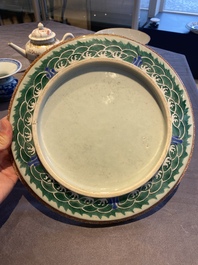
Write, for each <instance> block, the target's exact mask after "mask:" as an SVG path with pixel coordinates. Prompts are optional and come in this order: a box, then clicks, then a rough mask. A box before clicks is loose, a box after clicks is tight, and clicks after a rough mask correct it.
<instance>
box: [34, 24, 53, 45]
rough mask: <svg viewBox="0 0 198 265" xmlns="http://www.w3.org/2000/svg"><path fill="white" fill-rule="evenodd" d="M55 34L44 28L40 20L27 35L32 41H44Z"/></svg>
mask: <svg viewBox="0 0 198 265" xmlns="http://www.w3.org/2000/svg"><path fill="white" fill-rule="evenodd" d="M55 36H56V34H55V33H54V32H53V31H51V30H50V29H48V28H45V27H44V25H43V24H42V23H41V22H40V23H38V27H37V28H36V29H34V30H33V31H32V33H31V34H30V35H29V39H30V40H33V41H46V40H50V39H52V38H54V37H55Z"/></svg>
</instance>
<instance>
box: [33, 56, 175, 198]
mask: <svg viewBox="0 0 198 265" xmlns="http://www.w3.org/2000/svg"><path fill="white" fill-rule="evenodd" d="M171 128H172V124H171V117H170V113H169V109H168V106H167V103H166V101H165V99H164V96H163V94H162V93H161V91H160V90H159V89H158V86H157V85H156V83H154V82H152V79H150V78H148V77H147V76H146V75H144V74H143V73H142V71H141V70H140V69H139V68H138V67H136V66H134V65H133V64H131V63H126V62H123V61H120V60H119V61H118V60H113V59H104V58H103V59H101V58H92V59H88V60H82V61H80V62H78V63H76V64H74V63H73V64H72V65H71V66H68V67H67V68H66V69H65V70H64V71H63V70H62V71H59V73H57V74H56V76H55V77H54V78H52V79H51V81H50V82H49V83H48V85H46V87H45V89H44V92H43V94H41V95H40V97H39V99H38V101H37V104H36V108H35V111H34V116H33V140H34V142H35V146H36V152H37V154H38V157H39V158H40V160H41V163H42V164H43V166H44V167H45V168H46V170H47V171H48V172H49V174H50V175H51V176H52V177H53V178H54V179H55V180H57V181H58V182H59V183H60V184H62V185H63V186H64V187H66V188H69V189H70V190H72V191H75V192H77V193H79V194H84V195H86V196H91V197H99V198H104V197H108V198H109V197H115V196H118V195H123V194H126V193H128V192H129V191H132V190H135V189H136V188H139V187H140V186H141V185H143V184H145V183H146V182H147V181H148V180H149V179H150V178H151V177H152V176H153V175H154V174H155V173H156V172H157V170H158V169H159V167H160V166H161V164H162V162H163V161H164V158H165V156H166V153H167V150H168V148H169V146H170V142H171V136H172V130H171Z"/></svg>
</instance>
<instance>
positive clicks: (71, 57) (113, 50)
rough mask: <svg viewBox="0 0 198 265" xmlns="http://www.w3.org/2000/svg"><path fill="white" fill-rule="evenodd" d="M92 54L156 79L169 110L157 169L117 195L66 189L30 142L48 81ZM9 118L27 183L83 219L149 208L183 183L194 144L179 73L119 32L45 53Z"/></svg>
mask: <svg viewBox="0 0 198 265" xmlns="http://www.w3.org/2000/svg"><path fill="white" fill-rule="evenodd" d="M88 57H89V58H97V57H103V58H113V59H119V60H122V61H126V62H129V63H133V64H135V65H136V66H138V67H139V68H140V69H141V71H143V72H144V73H145V74H146V75H147V74H148V75H149V76H150V77H151V78H152V79H153V80H154V81H155V82H156V83H157V85H158V87H159V89H160V90H161V91H162V92H163V94H164V96H165V98H166V101H167V104H168V107H169V110H170V113H171V118H172V128H173V131H172V132H173V134H172V141H171V145H170V148H169V150H168V153H167V156H166V158H165V161H164V162H163V164H162V166H161V167H160V169H159V171H158V172H157V174H156V175H155V176H153V177H152V179H151V180H149V181H148V182H147V183H146V184H145V185H143V186H141V187H140V188H139V189H137V190H135V191H133V192H130V193H128V194H125V195H123V196H119V197H113V198H102V199H100V198H93V197H91V198H90V197H87V196H81V195H80V194H77V193H75V192H72V191H70V190H68V189H66V188H64V187H63V186H62V185H60V184H59V183H58V182H56V181H55V180H54V179H53V178H52V177H50V176H49V175H48V174H47V172H46V171H45V169H44V168H43V166H42V165H41V164H40V161H39V159H38V157H37V154H36V152H35V146H34V142H33V140H32V139H33V138H32V114H33V113H34V108H35V103H36V101H37V99H38V97H39V94H40V93H41V92H42V90H43V89H44V88H45V85H46V84H47V82H48V81H49V80H50V79H51V78H53V77H54V75H55V74H56V73H57V72H58V71H59V70H60V69H62V68H66V67H68V65H70V64H72V63H74V62H75V61H81V60H84V59H85V58H88ZM8 117H9V120H10V122H11V124H12V126H13V142H12V146H11V147H12V154H13V158H14V163H15V167H16V170H17V172H18V173H19V175H20V179H21V181H22V182H23V184H24V185H25V186H26V187H27V188H28V189H29V190H30V191H31V192H32V194H33V195H34V196H35V197H36V198H37V199H38V200H40V201H41V202H43V203H44V204H45V205H46V206H48V207H50V208H51V209H53V210H55V211H56V212H58V213H60V214H62V215H64V216H66V217H69V218H72V219H77V220H78V221H81V222H88V223H99V224H101V223H102V224H103V223H114V222H120V221H123V220H126V219H131V218H135V217H137V216H139V215H141V214H143V213H145V212H148V211H149V210H150V209H151V208H153V207H154V206H156V205H157V204H158V203H160V202H162V200H164V199H165V198H166V197H167V196H168V195H169V194H170V193H171V192H172V191H173V190H174V188H175V187H176V186H177V185H178V184H179V183H180V181H181V180H182V178H183V176H184V174H185V172H186V169H187V167H188V165H189V163H190V159H191V156H192V152H193V147H194V137H195V132H194V130H195V125H194V117H193V111H192V106H191V102H190V98H189V96H188V93H187V90H186V88H185V86H184V85H183V83H182V81H181V79H180V77H179V76H178V75H177V73H176V72H175V70H174V69H173V68H172V67H171V66H170V64H169V63H167V61H166V60H165V59H164V58H162V56H160V55H159V54H158V53H156V52H155V51H153V50H152V49H150V48H149V47H145V46H144V45H141V44H138V43H136V42H135V41H132V40H128V39H126V38H122V37H119V36H111V35H108V36H107V35H98V36H97V37H96V36H95V35H87V36H81V37H78V38H75V39H72V40H69V41H68V42H67V43H60V44H59V45H57V46H56V47H53V49H51V50H49V51H47V52H46V53H45V54H43V55H42V56H41V58H39V59H38V60H36V61H35V62H34V63H33V64H32V65H31V66H30V68H29V69H28V71H26V73H25V75H24V76H23V78H22V80H21V81H20V83H19V85H18V86H17V88H16V90H15V91H14V94H13V97H12V99H11V101H10V106H9V113H8Z"/></svg>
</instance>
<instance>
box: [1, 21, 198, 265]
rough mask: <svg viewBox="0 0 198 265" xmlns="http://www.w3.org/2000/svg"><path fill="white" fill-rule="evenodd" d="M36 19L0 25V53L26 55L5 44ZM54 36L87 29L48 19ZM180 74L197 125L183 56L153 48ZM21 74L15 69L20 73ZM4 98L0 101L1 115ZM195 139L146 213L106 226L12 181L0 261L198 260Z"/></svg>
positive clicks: (20, 37) (196, 96) (196, 104)
mask: <svg viewBox="0 0 198 265" xmlns="http://www.w3.org/2000/svg"><path fill="white" fill-rule="evenodd" d="M35 26H36V24H18V25H11V26H3V27H0V36H1V39H0V42H1V45H0V54H1V56H2V55H3V57H12V58H15V59H18V60H20V61H21V62H22V63H23V67H24V68H26V67H27V66H28V61H26V59H25V58H23V57H21V56H20V55H19V54H18V53H17V52H15V51H14V50H12V49H11V48H10V47H7V42H9V41H13V42H15V43H16V44H18V45H24V44H25V42H26V41H27V35H28V34H29V32H30V31H31V30H32V29H34V28H35ZM47 26H48V27H50V28H51V29H52V30H53V31H55V32H56V33H57V37H58V38H62V35H63V34H64V33H65V32H66V31H70V32H73V33H74V34H75V35H81V34H85V33H88V32H86V31H84V30H81V29H77V28H73V27H71V28H70V27H69V26H67V25H64V24H59V23H54V22H48V25H47ZM155 50H156V51H157V52H158V53H159V54H161V55H162V56H163V57H164V58H165V59H166V60H167V61H168V62H169V63H170V65H172V66H173V67H174V69H175V70H176V71H177V73H178V74H179V75H180V77H181V79H182V80H183V82H184V84H185V86H186V89H187V91H188V93H189V95H190V98H191V101H192V106H193V109H194V115H195V123H196V126H198V90H197V87H196V85H195V82H194V79H193V77H192V74H191V72H190V70H189V66H188V64H187V61H186V58H185V56H183V55H181V54H176V53H172V52H168V51H165V50H160V49H156V48H155ZM20 76H21V74H18V77H20ZM6 108H7V104H1V105H0V109H1V112H0V115H1V117H2V116H3V115H4V114H5V113H6V112H7V109H6ZM197 158H198V143H197V141H195V149H194V153H193V156H192V159H191V162H190V165H189V167H188V169H187V171H186V173H185V175H184V178H183V179H182V181H181V183H180V185H179V186H178V188H177V189H176V190H175V191H173V192H172V194H171V195H170V196H169V197H168V198H166V200H165V201H163V202H161V203H160V204H159V205H158V206H156V207H155V208H154V209H152V210H151V211H150V212H148V213H147V214H144V215H142V216H140V217H139V218H136V219H134V220H131V221H127V222H125V223H121V224H118V225H111V226H106V227H103V226H102V227H101V226H91V225H85V224H83V223H78V222H74V221H72V220H70V219H67V218H66V217H63V216H61V215H59V214H57V213H55V212H52V211H51V210H49V209H48V208H47V207H46V206H44V205H43V204H42V203H41V202H39V201H38V200H36V199H35V198H34V197H33V196H32V195H31V194H30V193H29V191H28V190H27V189H26V188H25V187H24V186H23V185H22V184H21V183H20V182H18V183H17V185H16V186H15V188H14V190H13V191H12V193H11V194H10V195H9V197H8V198H7V199H6V200H5V201H4V202H3V203H2V205H1V206H0V227H1V228H0V264H2V265H4V264H6V265H7V264H8V265H12V264H13V265H18V264H20V265H21V264H26V265H33V264H34V265H35V264H47V265H51V264H67V265H75V264H81V265H85V264H86V265H87V264H94V265H101V264H108V265H111V264H112V265H120V264H124V265H131V264H135V265H136V264H138V265H139V264H140V265H145V264H146V265H154V264H157V265H177V264H178V265H181V264H188V265H191V264H192V265H196V264H198V252H197V246H198V159H197Z"/></svg>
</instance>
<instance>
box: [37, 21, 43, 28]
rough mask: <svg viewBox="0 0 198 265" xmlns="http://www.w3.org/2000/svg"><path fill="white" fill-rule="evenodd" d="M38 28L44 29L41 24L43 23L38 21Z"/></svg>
mask: <svg viewBox="0 0 198 265" xmlns="http://www.w3.org/2000/svg"><path fill="white" fill-rule="evenodd" d="M38 28H39V29H40V30H42V29H44V26H43V24H42V23H41V22H40V23H38Z"/></svg>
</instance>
